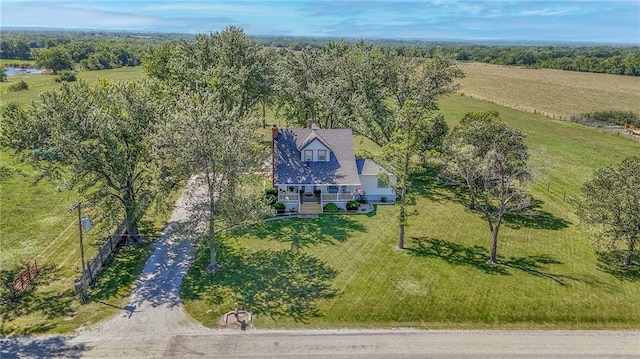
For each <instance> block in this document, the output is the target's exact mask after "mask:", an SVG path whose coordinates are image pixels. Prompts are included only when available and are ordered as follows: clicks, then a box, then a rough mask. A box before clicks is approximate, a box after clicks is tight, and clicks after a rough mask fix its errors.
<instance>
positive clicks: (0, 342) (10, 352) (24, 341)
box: [0, 336, 87, 359]
mask: <svg viewBox="0 0 640 359" xmlns="http://www.w3.org/2000/svg"><path fill="white" fill-rule="evenodd" d="M69 339H71V337H63V336H56V337H31V336H12V337H6V338H0V348H1V349H0V357H1V358H3V359H10V358H81V357H82V352H84V351H86V350H87V348H86V346H85V345H84V344H76V345H69V344H68V343H67V340H69Z"/></svg>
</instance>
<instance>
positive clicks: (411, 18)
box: [0, 0, 640, 45]
mask: <svg viewBox="0 0 640 359" xmlns="http://www.w3.org/2000/svg"><path fill="white" fill-rule="evenodd" d="M0 13H1V15H0V26H1V27H2V28H5V27H49V28H50V27H54V28H65V29H107V30H132V31H153V32H178V33H210V32H216V31H219V30H222V29H224V28H225V27H226V26H229V25H235V26H240V27H242V28H243V29H244V31H245V32H246V33H247V34H249V35H285V36H326V37H339V38H358V39H359V38H364V39H381V38H383V39H411V40H414V39H421V40H468V41H515V42H517V41H528V42H529V41H530V42H543V43H545V42H546V43H556V42H586V43H606V44H636V45H640V0H631V1H623V0H604V1H593V0H563V1H545V0H534V1H528V0H521V1H518V0H475V1H469V0H387V1H380V0H350V1H347V0H342V1H339V0H263V1H255V0H236V1H229V0H227V1H224V0H220V1H214V0H211V1H207V0H200V1H189V0H186V1H178V0H175V1H163V0H154V1H152V0H129V1H120V0H112V1H99V0H42V1H28V0H0Z"/></svg>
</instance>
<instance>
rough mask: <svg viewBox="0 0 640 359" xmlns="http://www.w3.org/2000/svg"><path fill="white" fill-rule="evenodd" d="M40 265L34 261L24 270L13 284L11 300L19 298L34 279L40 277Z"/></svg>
mask: <svg viewBox="0 0 640 359" xmlns="http://www.w3.org/2000/svg"><path fill="white" fill-rule="evenodd" d="M38 272H39V269H38V263H36V261H35V260H34V261H33V262H31V263H29V264H28V265H27V268H25V269H23V270H22V271H21V272H20V273H19V274H18V275H17V276H16V279H14V280H13V282H12V283H11V299H12V300H13V299H15V298H17V297H18V296H19V295H20V294H22V292H24V291H25V290H26V289H27V288H28V287H29V285H30V284H31V282H32V281H33V279H34V278H35V277H36V276H37V275H38Z"/></svg>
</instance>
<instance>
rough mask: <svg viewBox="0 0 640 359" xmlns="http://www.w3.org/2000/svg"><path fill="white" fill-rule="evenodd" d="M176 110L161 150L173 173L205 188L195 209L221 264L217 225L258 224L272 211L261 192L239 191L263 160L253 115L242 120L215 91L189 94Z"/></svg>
mask: <svg viewBox="0 0 640 359" xmlns="http://www.w3.org/2000/svg"><path fill="white" fill-rule="evenodd" d="M177 104H178V106H177V108H178V110H177V111H176V112H175V113H174V115H173V116H172V119H171V120H170V121H167V122H166V123H164V124H162V126H161V130H160V133H161V134H162V136H161V138H162V139H163V142H162V152H163V153H164V154H165V156H166V157H169V158H172V159H173V163H174V165H175V166H176V169H177V170H176V171H175V172H174V173H177V174H179V176H180V177H181V178H184V179H186V178H189V177H192V178H193V180H194V181H195V185H196V186H197V185H201V186H202V187H204V188H205V190H206V196H204V201H201V202H200V203H199V204H200V205H199V206H197V208H196V211H197V212H198V213H199V214H200V217H204V220H205V221H206V223H208V234H207V241H208V242H209V248H210V255H211V263H210V265H209V269H210V270H212V271H215V270H216V269H218V268H219V266H218V262H217V251H216V247H217V243H216V236H215V234H216V228H217V225H220V226H222V227H230V226H235V225H241V224H245V223H251V222H254V221H258V220H260V219H261V218H262V217H263V216H264V215H266V214H270V213H271V210H270V208H269V207H268V206H267V203H266V201H265V200H264V198H263V197H262V195H261V194H256V193H244V192H243V193H240V192H238V191H236V190H237V188H235V187H236V186H237V185H238V184H239V183H242V181H241V179H242V177H246V175H247V174H249V173H254V172H255V171H256V170H258V169H259V167H260V164H261V163H262V160H263V159H264V157H265V153H264V149H263V148H261V147H259V143H260V140H261V138H262V137H261V136H260V134H259V133H258V132H257V128H258V123H259V122H258V120H257V118H255V117H239V113H240V110H239V109H238V108H236V109H233V110H232V111H226V107H225V103H224V101H223V100H222V99H221V98H220V97H218V94H217V93H215V92H214V91H212V90H209V91H201V92H195V91H191V90H187V91H185V92H184V93H183V94H182V95H181V96H180V97H179V99H178V101H177Z"/></svg>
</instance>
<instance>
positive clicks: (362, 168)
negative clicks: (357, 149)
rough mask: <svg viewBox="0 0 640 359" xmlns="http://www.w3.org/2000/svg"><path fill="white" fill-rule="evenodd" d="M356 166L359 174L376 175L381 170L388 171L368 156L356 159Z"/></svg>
mask: <svg viewBox="0 0 640 359" xmlns="http://www.w3.org/2000/svg"><path fill="white" fill-rule="evenodd" d="M356 166H357V167H358V174H360V175H374V176H377V175H378V174H379V173H382V172H385V173H388V171H387V170H385V169H384V168H382V166H380V165H379V164H377V163H375V162H374V161H373V160H371V159H368V158H358V159H356Z"/></svg>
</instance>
